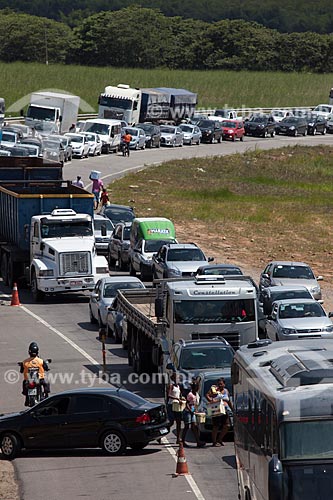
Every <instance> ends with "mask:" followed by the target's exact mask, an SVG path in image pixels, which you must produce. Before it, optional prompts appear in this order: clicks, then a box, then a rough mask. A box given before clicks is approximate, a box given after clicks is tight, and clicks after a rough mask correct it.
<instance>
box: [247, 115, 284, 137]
mask: <svg viewBox="0 0 333 500" xmlns="http://www.w3.org/2000/svg"><path fill="white" fill-rule="evenodd" d="M275 125H276V122H275V120H274V118H273V116H270V115H262V114H258V115H253V116H251V118H250V119H249V120H247V121H246V122H245V124H244V129H245V135H254V136H257V137H268V136H269V135H270V136H271V137H274V136H275Z"/></svg>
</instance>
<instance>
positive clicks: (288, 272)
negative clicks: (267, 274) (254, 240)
mask: <svg viewBox="0 0 333 500" xmlns="http://www.w3.org/2000/svg"><path fill="white" fill-rule="evenodd" d="M273 278H290V279H305V280H314V279H315V277H314V274H313V272H312V271H311V269H310V268H309V267H307V266H284V265H280V266H276V267H274V269H273Z"/></svg>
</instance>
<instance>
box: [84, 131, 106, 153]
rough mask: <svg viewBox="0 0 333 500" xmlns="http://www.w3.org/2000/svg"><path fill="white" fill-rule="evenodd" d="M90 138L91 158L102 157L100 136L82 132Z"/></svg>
mask: <svg viewBox="0 0 333 500" xmlns="http://www.w3.org/2000/svg"><path fill="white" fill-rule="evenodd" d="M82 133H83V134H84V135H86V136H87V137H88V143H89V155H90V156H100V155H101V153H102V141H101V138H100V136H99V135H98V134H95V133H94V132H82Z"/></svg>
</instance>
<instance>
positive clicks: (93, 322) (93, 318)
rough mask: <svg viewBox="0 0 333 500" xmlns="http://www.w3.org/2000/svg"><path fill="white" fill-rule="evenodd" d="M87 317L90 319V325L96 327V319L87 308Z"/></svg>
mask: <svg viewBox="0 0 333 500" xmlns="http://www.w3.org/2000/svg"><path fill="white" fill-rule="evenodd" d="M89 317H90V323H91V324H92V325H96V324H97V319H96V318H95V316H93V313H92V312H91V307H90V306H89Z"/></svg>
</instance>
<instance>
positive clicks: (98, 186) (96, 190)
mask: <svg viewBox="0 0 333 500" xmlns="http://www.w3.org/2000/svg"><path fill="white" fill-rule="evenodd" d="M89 178H90V180H91V181H92V194H93V195H94V198H95V200H94V201H95V206H94V210H97V209H98V206H99V202H100V198H101V191H102V189H103V187H104V184H103V181H102V179H92V178H91V177H89Z"/></svg>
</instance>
